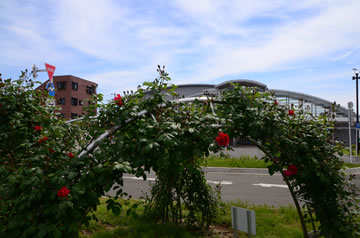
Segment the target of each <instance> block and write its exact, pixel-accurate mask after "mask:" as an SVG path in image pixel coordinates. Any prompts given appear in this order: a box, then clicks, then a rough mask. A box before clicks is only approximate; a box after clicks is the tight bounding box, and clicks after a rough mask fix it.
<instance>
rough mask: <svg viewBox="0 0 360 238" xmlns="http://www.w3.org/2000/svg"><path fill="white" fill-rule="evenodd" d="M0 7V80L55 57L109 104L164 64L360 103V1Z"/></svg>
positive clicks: (213, 79)
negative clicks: (359, 74) (359, 96)
mask: <svg viewBox="0 0 360 238" xmlns="http://www.w3.org/2000/svg"><path fill="white" fill-rule="evenodd" d="M0 12H1V14H0V73H2V77H3V78H13V79H15V78H18V76H19V75H20V72H21V70H24V69H28V70H31V68H32V65H33V64H35V65H36V66H38V67H39V68H45V66H44V63H49V64H51V65H54V66H56V70H55V74H54V75H74V76H77V77H80V78H84V79H87V80H91V81H94V82H96V83H98V85H99V86H98V92H99V93H102V94H104V96H105V99H107V100H109V99H111V98H112V97H113V94H114V93H120V94H121V93H122V92H123V91H124V90H135V89H136V88H137V85H139V84H142V82H144V81H152V80H153V79H155V78H156V77H157V72H156V69H157V65H165V69H166V71H167V72H168V73H169V75H170V77H171V78H172V83H174V84H192V83H205V84H218V83H221V82H224V81H226V80H235V79H249V80H254V81H258V82H261V83H263V84H266V85H267V86H268V88H269V89H282V90H291V91H296V92H301V93H305V94H310V95H314V96H317V97H320V98H323V99H326V100H328V101H332V102H333V101H336V103H338V104H341V106H347V103H348V102H349V101H352V102H354V103H355V100H356V86H355V81H354V80H352V76H353V75H354V73H353V71H352V69H353V68H359V69H360V13H359V12H360V0H226V1H225V0H168V1H164V0H163V1H160V0H101V1H100V0H97V1H96V0H58V1H55V0H47V1H40V0H1V1H0ZM47 79H48V76H47V74H46V73H39V77H38V80H39V81H41V82H44V81H46V80H47Z"/></svg>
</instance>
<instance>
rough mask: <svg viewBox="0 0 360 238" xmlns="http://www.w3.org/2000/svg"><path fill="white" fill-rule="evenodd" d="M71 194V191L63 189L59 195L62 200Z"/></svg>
mask: <svg viewBox="0 0 360 238" xmlns="http://www.w3.org/2000/svg"><path fill="white" fill-rule="evenodd" d="M69 193H70V190H69V189H67V188H66V187H62V188H61V189H60V190H59V191H58V192H57V195H58V197H60V198H64V197H66V196H67V195H68V194H69Z"/></svg>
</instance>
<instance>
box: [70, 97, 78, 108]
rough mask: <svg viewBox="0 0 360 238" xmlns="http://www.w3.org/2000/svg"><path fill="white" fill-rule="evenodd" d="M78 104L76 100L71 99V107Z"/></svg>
mask: <svg viewBox="0 0 360 238" xmlns="http://www.w3.org/2000/svg"><path fill="white" fill-rule="evenodd" d="M77 104H78V99H77V98H73V97H72V98H71V105H74V106H76V105H77Z"/></svg>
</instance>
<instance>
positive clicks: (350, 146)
mask: <svg viewBox="0 0 360 238" xmlns="http://www.w3.org/2000/svg"><path fill="white" fill-rule="evenodd" d="M348 112H349V114H348V115H349V152H350V163H352V144H351V110H350V108H349V109H348Z"/></svg>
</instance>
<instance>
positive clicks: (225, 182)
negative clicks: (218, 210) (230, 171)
mask: <svg viewBox="0 0 360 238" xmlns="http://www.w3.org/2000/svg"><path fill="white" fill-rule="evenodd" d="M207 182H208V183H213V184H221V185H230V184H233V182H231V181H212V180H207Z"/></svg>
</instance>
